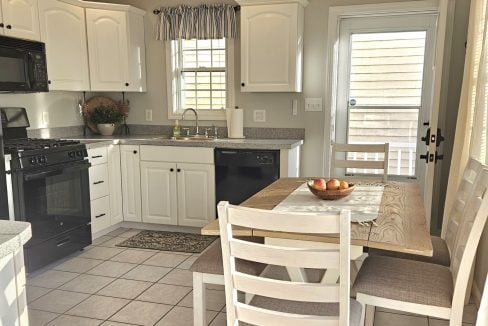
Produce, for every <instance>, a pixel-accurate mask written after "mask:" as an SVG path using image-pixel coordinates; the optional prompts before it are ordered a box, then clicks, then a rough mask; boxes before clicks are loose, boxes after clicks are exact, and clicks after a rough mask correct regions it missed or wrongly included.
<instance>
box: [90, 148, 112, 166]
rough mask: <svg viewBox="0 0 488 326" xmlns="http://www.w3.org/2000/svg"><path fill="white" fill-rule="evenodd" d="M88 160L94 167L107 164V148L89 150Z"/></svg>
mask: <svg viewBox="0 0 488 326" xmlns="http://www.w3.org/2000/svg"><path fill="white" fill-rule="evenodd" d="M88 159H89V160H90V163H91V164H92V165H99V164H104V163H107V147H99V148H92V149H89V150H88Z"/></svg>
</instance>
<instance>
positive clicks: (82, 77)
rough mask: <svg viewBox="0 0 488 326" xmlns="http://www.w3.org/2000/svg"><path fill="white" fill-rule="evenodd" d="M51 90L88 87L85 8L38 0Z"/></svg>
mask: <svg viewBox="0 0 488 326" xmlns="http://www.w3.org/2000/svg"><path fill="white" fill-rule="evenodd" d="M39 14H40V22H41V24H40V26H41V40H42V42H44V43H46V56H47V66H48V67H47V68H48V76H49V83H50V86H49V89H50V90H65V91H84V90H89V88H90V80H89V76H88V49H87V45H86V24H85V9H84V8H81V7H78V6H74V5H71V4H69V3H65V2H61V1H58V0H42V1H40V2H39Z"/></svg>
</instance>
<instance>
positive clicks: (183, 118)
mask: <svg viewBox="0 0 488 326" xmlns="http://www.w3.org/2000/svg"><path fill="white" fill-rule="evenodd" d="M188 111H191V112H193V113H195V127H196V132H195V135H198V131H199V130H198V113H197V111H196V110H195V109H191V108H189V109H186V110H185V111H183V114H182V115H181V119H182V120H185V114H186V112H188Z"/></svg>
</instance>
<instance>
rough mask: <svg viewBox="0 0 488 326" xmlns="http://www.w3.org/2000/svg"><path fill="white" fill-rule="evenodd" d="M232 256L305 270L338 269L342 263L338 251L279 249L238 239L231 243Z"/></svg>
mask: <svg viewBox="0 0 488 326" xmlns="http://www.w3.org/2000/svg"><path fill="white" fill-rule="evenodd" d="M230 254H231V256H234V257H236V258H240V259H244V260H250V261H254V262H258V263H263V264H268V265H279V266H289V267H303V268H321V269H327V268H331V267H334V268H337V266H339V261H340V255H339V252H338V251H337V250H327V251H325V250H316V249H303V248H287V247H277V246H270V245H265V244H260V243H253V242H249V241H244V240H238V239H233V240H231V241H230Z"/></svg>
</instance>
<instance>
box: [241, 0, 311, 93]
mask: <svg viewBox="0 0 488 326" xmlns="http://www.w3.org/2000/svg"><path fill="white" fill-rule="evenodd" d="M283 2H284V3H283ZM238 3H239V4H240V5H241V6H242V8H241V91H242V92H301V91H302V66H303V55H302V54H303V25H304V21H303V18H304V5H306V4H307V2H306V1H298V0H296V1H293V0H290V1H280V2H278V3H273V1H269V2H267V1H252V0H243V1H238Z"/></svg>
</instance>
